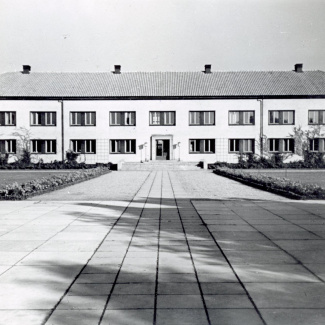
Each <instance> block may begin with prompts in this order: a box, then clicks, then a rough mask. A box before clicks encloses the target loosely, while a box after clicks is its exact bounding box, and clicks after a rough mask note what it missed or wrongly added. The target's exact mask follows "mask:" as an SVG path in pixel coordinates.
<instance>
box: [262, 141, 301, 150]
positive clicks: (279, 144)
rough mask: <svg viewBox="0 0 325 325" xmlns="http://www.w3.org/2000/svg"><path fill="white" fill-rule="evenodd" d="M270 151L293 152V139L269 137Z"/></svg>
mask: <svg viewBox="0 0 325 325" xmlns="http://www.w3.org/2000/svg"><path fill="white" fill-rule="evenodd" d="M268 142H269V151H270V152H294V147H295V144H294V139H269V140H268Z"/></svg>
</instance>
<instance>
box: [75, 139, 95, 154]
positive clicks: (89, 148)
mask: <svg viewBox="0 0 325 325" xmlns="http://www.w3.org/2000/svg"><path fill="white" fill-rule="evenodd" d="M71 150H72V151H74V152H78V153H88V154H94V153H96V140H71Z"/></svg>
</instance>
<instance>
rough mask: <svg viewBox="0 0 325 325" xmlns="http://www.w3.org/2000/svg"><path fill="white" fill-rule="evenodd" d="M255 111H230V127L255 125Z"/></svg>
mask: <svg viewBox="0 0 325 325" xmlns="http://www.w3.org/2000/svg"><path fill="white" fill-rule="evenodd" d="M254 124H255V112H254V111H229V125H254Z"/></svg>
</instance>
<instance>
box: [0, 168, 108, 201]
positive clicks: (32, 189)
mask: <svg viewBox="0 0 325 325" xmlns="http://www.w3.org/2000/svg"><path fill="white" fill-rule="evenodd" d="M108 170H109V169H108V168H102V167H97V168H93V169H86V170H80V171H75V172H72V173H69V174H66V175H54V176H51V177H48V178H45V177H43V178H41V179H37V180H32V181H30V182H27V183H23V184H21V185H19V184H18V183H17V182H15V183H13V184H10V185H7V186H6V187H5V188H4V189H0V199H2V200H22V199H26V198H28V197H30V196H32V195H35V194H40V193H42V192H44V191H52V190H55V189H56V188H58V187H59V186H64V185H71V184H73V183H76V182H80V181H84V180H87V179H90V178H93V177H97V176H100V175H102V174H105V173H107V172H108Z"/></svg>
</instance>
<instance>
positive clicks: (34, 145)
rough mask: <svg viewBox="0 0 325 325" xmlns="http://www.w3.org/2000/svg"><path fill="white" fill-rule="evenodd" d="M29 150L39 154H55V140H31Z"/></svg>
mask: <svg viewBox="0 0 325 325" xmlns="http://www.w3.org/2000/svg"><path fill="white" fill-rule="evenodd" d="M30 150H31V153H39V154H50V153H56V140H39V139H37V140H31V143H30Z"/></svg>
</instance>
